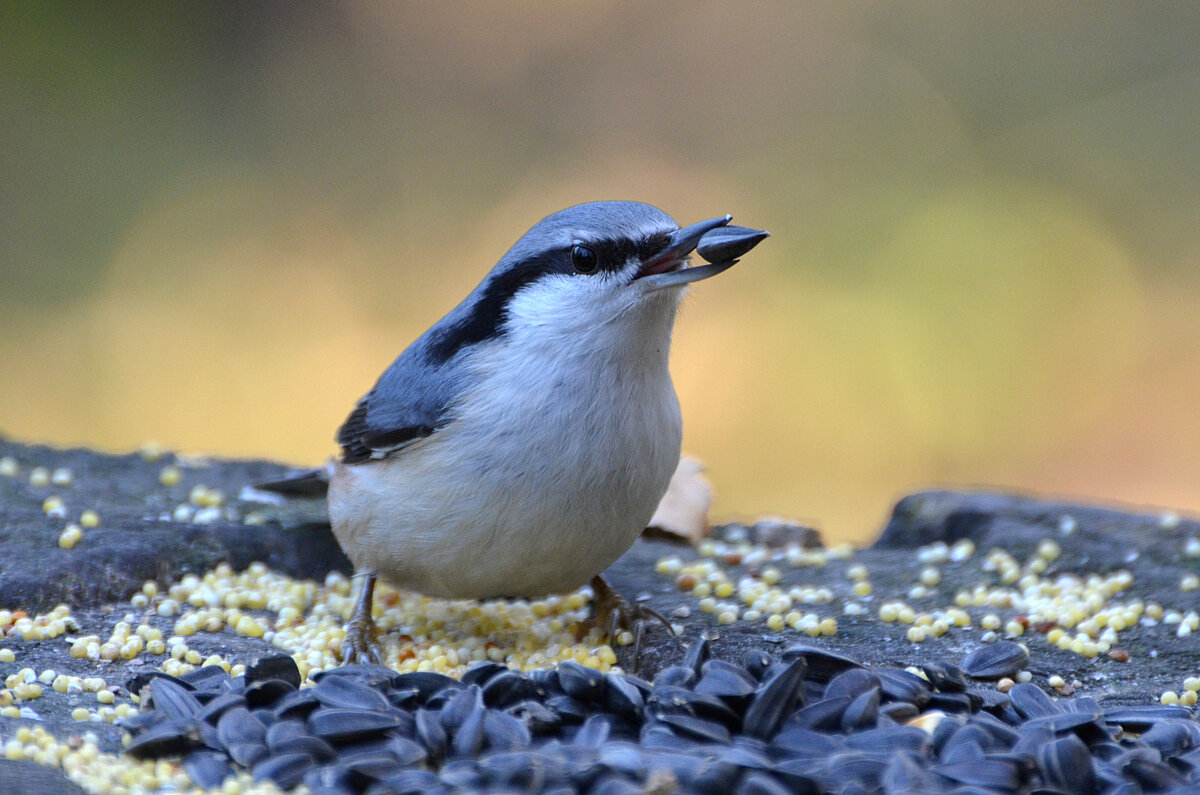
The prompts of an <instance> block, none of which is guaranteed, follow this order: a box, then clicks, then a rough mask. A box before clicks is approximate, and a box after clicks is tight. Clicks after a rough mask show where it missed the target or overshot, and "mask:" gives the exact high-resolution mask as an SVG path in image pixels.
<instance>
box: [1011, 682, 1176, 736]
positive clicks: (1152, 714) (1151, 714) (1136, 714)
mask: <svg viewBox="0 0 1200 795" xmlns="http://www.w3.org/2000/svg"><path fill="white" fill-rule="evenodd" d="M1013 689H1014V690H1015V689H1016V688H1013ZM1171 718H1179V719H1182V720H1191V719H1192V711H1191V710H1189V709H1188V708H1187V707H1180V706H1176V705H1174V704H1153V705H1149V704H1148V705H1138V706H1128V707H1110V708H1108V709H1106V710H1104V720H1105V722H1107V723H1116V724H1119V725H1120V726H1123V727H1124V728H1126V729H1130V730H1132V731H1138V732H1140V731H1145V730H1146V729H1149V728H1150V727H1151V726H1153V725H1154V724H1155V723H1157V722H1158V721H1160V720H1167V719H1171Z"/></svg>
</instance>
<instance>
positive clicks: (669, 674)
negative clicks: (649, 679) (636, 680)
mask: <svg viewBox="0 0 1200 795" xmlns="http://www.w3.org/2000/svg"><path fill="white" fill-rule="evenodd" d="M695 682H696V672H695V671H693V670H692V669H691V668H684V667H683V666H681V665H672V666H670V667H668V668H664V669H662V670H661V671H659V672H658V674H657V675H656V676H655V677H654V683H653V684H654V687H691V686H692V685H693V684H695Z"/></svg>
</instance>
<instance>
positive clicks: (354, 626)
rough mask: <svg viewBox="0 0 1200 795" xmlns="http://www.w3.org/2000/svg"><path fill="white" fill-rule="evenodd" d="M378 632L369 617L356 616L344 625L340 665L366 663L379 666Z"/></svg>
mask: <svg viewBox="0 0 1200 795" xmlns="http://www.w3.org/2000/svg"><path fill="white" fill-rule="evenodd" d="M378 638H379V631H378V630H377V629H376V628H375V622H374V621H373V620H372V619H371V617H370V616H362V615H356V616H355V617H354V618H352V619H350V621H349V622H347V624H346V638H345V640H343V641H342V649H341V651H342V664H343V665H350V664H353V663H367V664H370V665H380V664H381V661H382V659H383V658H382V655H381V654H380V652H379V640H378Z"/></svg>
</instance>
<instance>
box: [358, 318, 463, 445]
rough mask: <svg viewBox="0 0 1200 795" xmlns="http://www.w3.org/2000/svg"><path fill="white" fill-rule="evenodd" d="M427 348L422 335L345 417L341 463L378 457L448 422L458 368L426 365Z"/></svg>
mask: <svg viewBox="0 0 1200 795" xmlns="http://www.w3.org/2000/svg"><path fill="white" fill-rule="evenodd" d="M427 347H428V340H427V338H426V337H425V336H422V337H421V338H420V339H418V340H417V341H416V342H414V343H413V344H412V345H411V346H409V348H408V349H407V350H405V351H404V353H402V354H400V357H399V358H397V359H396V361H395V362H393V363H392V366H391V367H389V368H388V369H387V370H386V371H384V373H383V375H381V376H380V377H379V380H378V381H377V382H376V383H375V387H374V388H373V389H372V390H371V391H370V392H368V393H367V394H366V396H365V397H363V398H362V399H361V400H359V401H358V405H356V406H355V407H354V411H353V412H351V413H350V416H349V417H347V418H346V421H345V422H344V423H343V424H342V427H341V429H340V430H339V431H338V435H337V441H338V444H340V445H341V446H342V458H343V460H344V461H345V462H346V463H348V464H357V463H362V462H363V461H369V460H371V459H373V458H383V457H384V456H387V455H388V454H390V453H393V452H396V451H397V450H400V449H402V448H404V447H407V446H408V445H410V444H412V443H413V442H415V441H418V440H420V439H423V438H425V437H426V436H430V435H431V434H433V433H434V432H435V431H436V430H438V429H439V428H442V427H444V426H445V425H446V424H447V423H448V422H450V420H451V419H452V414H451V409H452V402H453V400H454V397H455V395H456V394H458V389H457V386H458V384H459V382H460V380H461V378H460V376H461V373H462V368H461V367H460V366H457V364H458V363H457V362H453V361H452V362H446V363H443V364H441V365H440V366H431V365H430V364H429V363H428V362H427V361H426V360H427V353H426V350H425V349H426V348H427Z"/></svg>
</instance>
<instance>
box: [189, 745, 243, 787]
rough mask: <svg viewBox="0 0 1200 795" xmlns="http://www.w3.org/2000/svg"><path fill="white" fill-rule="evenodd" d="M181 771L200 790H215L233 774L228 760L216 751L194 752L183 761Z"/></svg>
mask: <svg viewBox="0 0 1200 795" xmlns="http://www.w3.org/2000/svg"><path fill="white" fill-rule="evenodd" d="M183 770H184V772H186V773H187V774H188V778H190V779H191V780H192V783H193V784H195V785H196V786H197V787H200V788H202V789H216V788H217V787H220V786H221V784H222V783H223V782H224V781H225V779H226V778H228V777H229V776H230V775H232V774H233V767H231V766H230V764H229V758H228V757H227V756H226V755H225V754H223V753H218V752H216V751H194V752H193V753H190V754H188V755H187V756H186V757H185V758H184V760H183Z"/></svg>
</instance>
